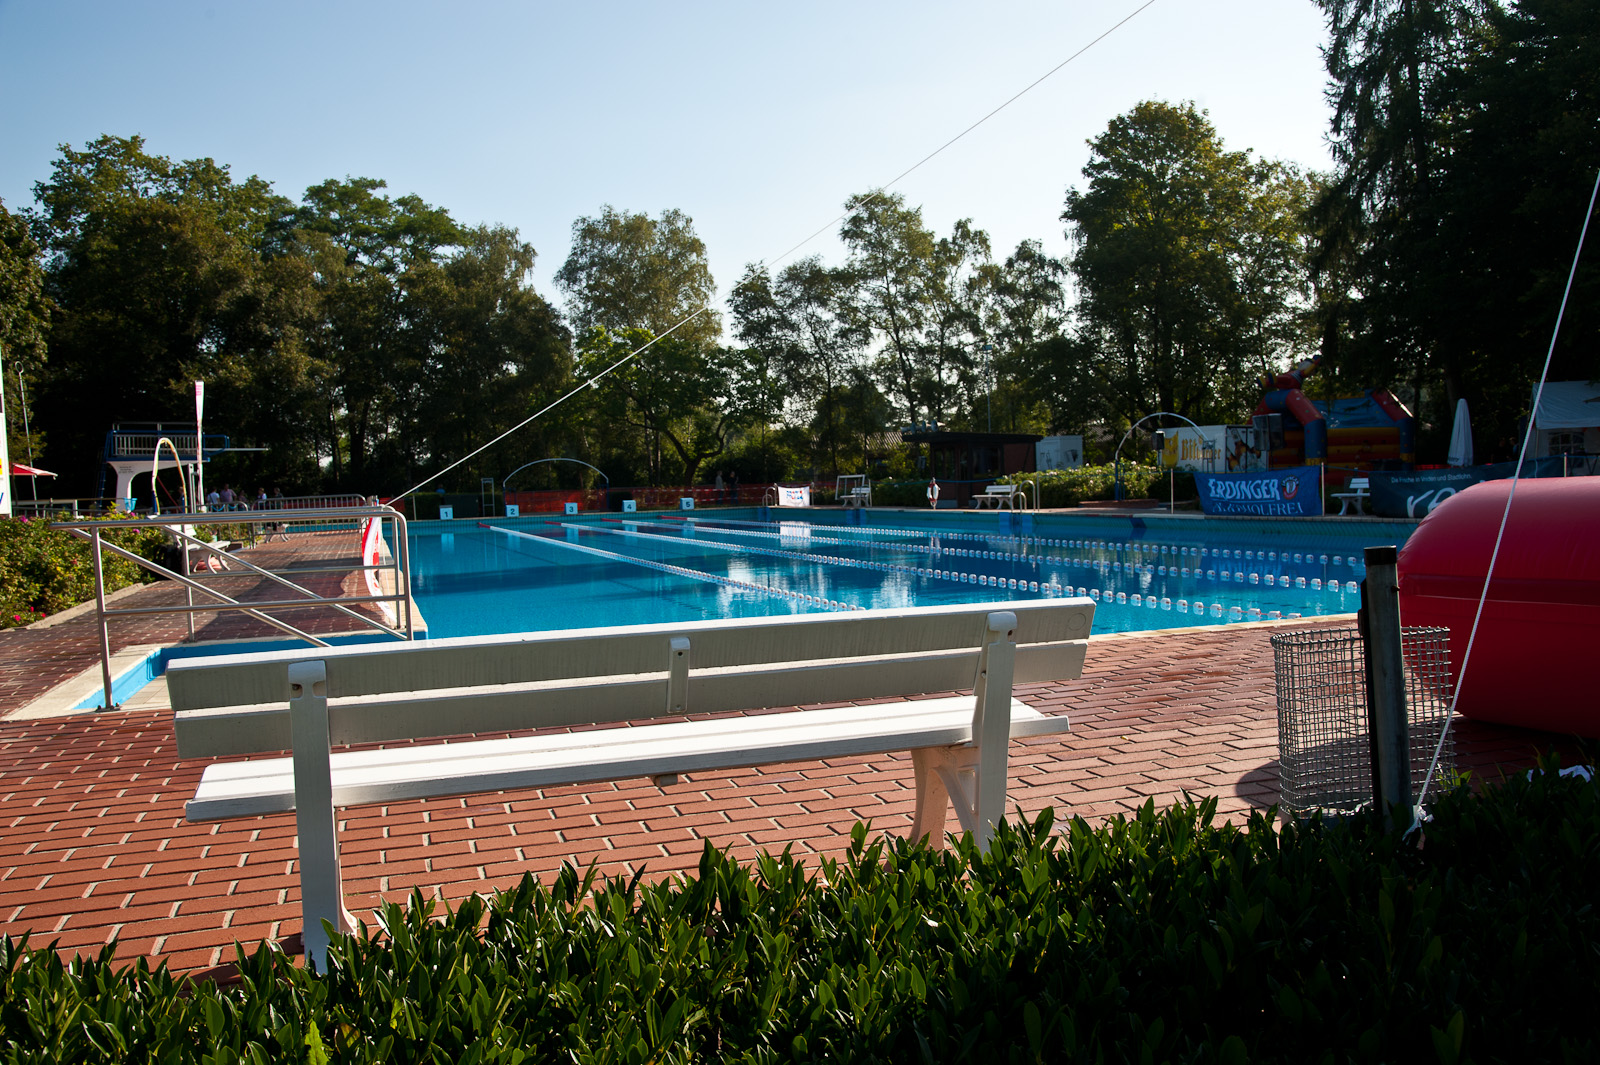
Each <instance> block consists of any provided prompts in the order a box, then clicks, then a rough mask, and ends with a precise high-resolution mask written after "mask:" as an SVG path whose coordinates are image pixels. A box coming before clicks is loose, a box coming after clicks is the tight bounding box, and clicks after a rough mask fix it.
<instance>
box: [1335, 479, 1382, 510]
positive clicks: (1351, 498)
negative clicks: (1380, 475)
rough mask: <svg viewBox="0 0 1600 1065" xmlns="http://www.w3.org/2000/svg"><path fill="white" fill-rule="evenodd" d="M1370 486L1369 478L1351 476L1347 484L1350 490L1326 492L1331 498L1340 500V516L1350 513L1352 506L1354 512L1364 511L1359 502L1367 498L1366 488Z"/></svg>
mask: <svg viewBox="0 0 1600 1065" xmlns="http://www.w3.org/2000/svg"><path fill="white" fill-rule="evenodd" d="M1371 486H1372V481H1371V479H1370V478H1367V477H1352V478H1350V485H1349V487H1350V491H1348V492H1330V493H1328V494H1329V496H1330V497H1331V498H1333V499H1337V500H1339V501H1340V505H1339V516H1340V517H1344V516H1345V515H1346V514H1350V513H1352V511H1351V508H1352V507H1353V508H1354V513H1356V514H1362V513H1364V511H1363V510H1362V508H1361V504H1362V502H1363V501H1364V500H1366V499H1367V498H1368V492H1367V489H1368V488H1370V487H1371Z"/></svg>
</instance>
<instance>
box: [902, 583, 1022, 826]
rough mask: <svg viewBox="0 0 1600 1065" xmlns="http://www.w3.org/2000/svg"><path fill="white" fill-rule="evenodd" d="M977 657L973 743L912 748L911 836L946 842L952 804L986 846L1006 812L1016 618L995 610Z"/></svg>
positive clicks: (1003, 611)
mask: <svg viewBox="0 0 1600 1065" xmlns="http://www.w3.org/2000/svg"><path fill="white" fill-rule="evenodd" d="M988 630H989V631H988V634H987V637H986V639H985V642H984V645H983V653H982V655H981V656H980V657H979V659H978V676H977V681H976V683H975V684H974V686H973V687H974V694H975V699H974V703H975V705H974V707H973V712H972V741H973V742H972V745H971V746H970V747H936V748H931V749H925V750H917V751H912V752H911V765H912V769H913V770H914V772H915V774H916V782H917V807H916V813H915V814H914V815H913V817H912V820H911V838H913V839H922V838H923V837H925V836H926V837H927V839H928V845H929V846H931V847H934V848H935V849H937V848H939V847H942V846H944V817H945V808H946V807H947V806H950V805H953V806H954V807H955V811H956V817H957V819H958V820H960V822H961V827H962V828H963V829H964V830H966V831H968V832H971V833H972V837H973V839H975V840H976V841H977V843H978V846H980V847H985V848H987V847H988V846H989V840H990V838H992V837H993V835H994V827H995V825H997V824H999V823H1000V820H1001V819H1002V818H1003V817H1005V814H1006V765H1007V760H1008V758H1009V757H1010V746H1011V678H1012V676H1013V672H1014V667H1015V664H1016V656H1017V616H1016V615H1015V614H1013V613H1011V612H1010V611H1007V610H997V611H995V612H994V613H993V614H990V615H989V618H988Z"/></svg>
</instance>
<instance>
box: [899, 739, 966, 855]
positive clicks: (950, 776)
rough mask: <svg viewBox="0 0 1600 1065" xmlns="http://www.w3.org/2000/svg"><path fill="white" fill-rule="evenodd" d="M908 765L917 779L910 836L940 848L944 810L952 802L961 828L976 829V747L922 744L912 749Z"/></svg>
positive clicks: (943, 832)
mask: <svg viewBox="0 0 1600 1065" xmlns="http://www.w3.org/2000/svg"><path fill="white" fill-rule="evenodd" d="M911 766H912V769H913V771H914V773H915V775H916V781H917V807H916V813H915V814H913V815H912V818H911V838H912V839H924V838H926V839H927V841H928V846H929V847H931V848H932V849H933V850H943V849H944V837H945V813H946V811H947V810H948V809H949V808H950V807H952V806H954V807H955V811H956V820H957V821H959V822H960V824H961V828H962V829H963V830H964V831H967V832H976V831H977V815H976V811H975V810H974V804H973V799H972V796H973V791H974V779H975V777H976V775H977V768H978V750H977V748H976V747H925V748H922V749H920V750H915V751H912V752H911Z"/></svg>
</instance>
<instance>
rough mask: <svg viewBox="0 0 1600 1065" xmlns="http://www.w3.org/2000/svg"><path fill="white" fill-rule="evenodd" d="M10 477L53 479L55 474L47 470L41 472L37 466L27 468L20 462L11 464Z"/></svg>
mask: <svg viewBox="0 0 1600 1065" xmlns="http://www.w3.org/2000/svg"><path fill="white" fill-rule="evenodd" d="M11 476H13V477H54V476H55V474H53V473H51V472H50V471H49V470H41V469H39V467H37V466H28V465H26V464H24V463H21V462H13V463H12V464H11Z"/></svg>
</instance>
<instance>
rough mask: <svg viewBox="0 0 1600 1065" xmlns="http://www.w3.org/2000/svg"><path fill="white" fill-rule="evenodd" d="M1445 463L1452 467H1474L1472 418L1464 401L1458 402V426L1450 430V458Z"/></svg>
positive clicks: (1459, 400)
mask: <svg viewBox="0 0 1600 1065" xmlns="http://www.w3.org/2000/svg"><path fill="white" fill-rule="evenodd" d="M1445 461H1446V462H1448V463H1449V464H1450V465H1452V466H1471V465H1472V418H1471V416H1470V415H1468V414H1467V401H1466V400H1464V399H1458V400H1456V424H1455V428H1453V429H1451V430H1450V456H1449V458H1447V459H1446V460H1445Z"/></svg>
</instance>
